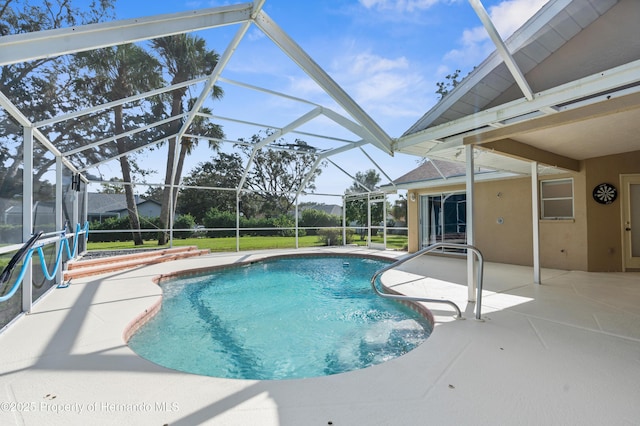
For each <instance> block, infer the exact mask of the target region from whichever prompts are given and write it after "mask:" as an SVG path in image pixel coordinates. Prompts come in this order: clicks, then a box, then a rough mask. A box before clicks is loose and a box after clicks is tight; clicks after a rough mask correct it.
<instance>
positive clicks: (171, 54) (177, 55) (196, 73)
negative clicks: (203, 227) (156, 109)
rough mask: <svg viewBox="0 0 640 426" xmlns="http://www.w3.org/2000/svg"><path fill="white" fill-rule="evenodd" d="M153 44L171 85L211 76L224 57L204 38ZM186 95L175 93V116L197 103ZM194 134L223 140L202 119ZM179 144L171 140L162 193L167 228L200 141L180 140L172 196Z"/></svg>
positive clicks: (174, 127)
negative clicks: (182, 179) (186, 167)
mask: <svg viewBox="0 0 640 426" xmlns="http://www.w3.org/2000/svg"><path fill="white" fill-rule="evenodd" d="M151 44H152V46H153V48H154V49H155V50H156V52H158V55H159V56H160V61H161V62H162V64H163V66H164V67H165V70H166V72H167V73H168V74H169V75H170V76H171V84H177V83H182V82H185V81H188V80H192V79H194V78H198V77H202V76H206V75H209V74H211V73H212V72H213V69H214V68H215V66H216V64H217V63H218V59H219V57H220V55H218V53H216V52H215V51H214V50H207V47H206V42H205V40H204V39H203V38H200V37H197V36H193V35H189V34H179V35H175V36H170V37H163V38H158V39H155V40H153V41H152V42H151ZM222 94H223V93H222V89H221V88H220V87H218V86H214V88H213V90H212V93H211V95H212V97H213V98H214V99H219V98H221V97H222ZM186 95H187V88H180V89H176V90H173V91H172V92H171V98H170V105H171V113H170V114H171V116H172V117H174V116H177V115H179V114H182V113H183V112H184V110H185V104H187V105H186V106H188V107H191V106H192V105H193V103H192V102H193V100H188V99H186ZM181 126H182V122H181V121H174V122H172V124H171V126H170V128H169V129H168V131H169V134H175V133H177V132H178V131H179V129H180V127H181ZM190 131H191V132H192V133H194V134H196V133H198V132H200V133H201V134H203V133H202V132H204V133H205V134H206V135H207V136H210V137H218V138H221V137H223V133H222V129H221V128H220V126H217V125H214V124H212V123H210V122H209V121H208V120H206V119H203V118H202V117H196V119H195V120H194V121H193V122H192V123H191V126H190ZM177 143H178V141H177V140H176V138H171V139H169V141H168V148H169V153H168V155H167V165H166V171H165V181H164V183H165V186H164V190H163V193H162V207H161V211H160V223H161V224H162V226H163V227H164V228H166V227H167V226H168V224H169V218H170V215H171V214H173V213H174V212H175V206H176V201H177V195H178V191H177V186H178V184H179V182H180V177H181V174H182V167H183V165H184V159H185V157H186V156H187V155H188V154H190V153H191V150H192V149H193V147H194V146H195V145H196V144H197V143H198V141H197V140H193V139H191V138H182V139H181V140H180V152H179V154H178V161H177V163H176V164H177V168H176V173H175V176H174V180H173V185H175V186H176V188H175V190H174V192H173V193H171V184H172V182H171V176H172V175H173V163H174V161H175V150H176V144H177ZM209 146H210V147H211V148H214V149H215V148H217V143H215V142H212V141H209ZM170 205H172V206H173V208H172V209H171V211H170V208H169V206H170ZM158 244H159V245H163V244H166V234H165V233H160V234H159V237H158Z"/></svg>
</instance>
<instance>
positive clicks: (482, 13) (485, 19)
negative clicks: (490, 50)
mask: <svg viewBox="0 0 640 426" xmlns="http://www.w3.org/2000/svg"><path fill="white" fill-rule="evenodd" d="M469 4H471V7H472V8H473V10H475V12H476V15H478V18H480V21H481V22H482V25H484V28H485V30H487V33H489V37H490V38H491V41H493V44H495V45H496V50H497V51H498V53H499V54H500V56H501V57H502V60H503V61H504V63H505V65H506V66H507V68H508V69H509V71H510V72H511V75H512V76H513V78H514V79H515V80H516V83H517V84H518V87H519V88H520V90H522V93H523V94H524V97H525V98H527V99H528V100H530V101H532V100H533V91H532V90H531V87H529V83H527V79H526V78H525V77H524V74H522V71H520V67H518V64H516V61H515V60H514V59H513V56H511V53H510V52H509V49H507V46H506V44H505V43H504V41H503V40H502V37H500V34H498V30H497V29H496V27H495V26H494V25H493V22H492V21H491V18H490V17H489V14H488V13H487V11H486V10H485V8H484V6H483V5H482V2H481V1H480V0H469Z"/></svg>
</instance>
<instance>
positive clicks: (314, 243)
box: [87, 235, 407, 252]
mask: <svg viewBox="0 0 640 426" xmlns="http://www.w3.org/2000/svg"><path fill="white" fill-rule="evenodd" d="M89 240H91V235H89ZM372 241H373V242H378V243H382V241H383V239H382V237H375V238H372ZM352 244H357V245H361V246H366V241H361V240H360V237H357V236H356V237H354V239H353V242H352ZM323 245H324V244H323V243H322V242H320V240H319V239H318V237H317V236H304V237H300V238H299V239H298V246H299V247H321V246H323ZM406 245H407V237H406V236H403V235H391V236H387V248H389V249H398V250H403V249H406ZM173 246H174V247H180V246H197V247H198V248H199V249H209V250H211V251H212V252H225V251H236V239H235V237H226V238H186V239H175V240H173ZM158 247H168V245H166V246H158V243H157V241H145V242H144V245H143V246H134V245H133V241H122V242H112V243H92V242H91V241H89V243H88V244H87V250H89V251H92V250H122V249H133V248H158ZM295 247H296V239H295V237H250V236H244V237H240V250H241V251H243V250H262V249H281V248H295Z"/></svg>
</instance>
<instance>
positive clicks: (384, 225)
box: [382, 193, 387, 250]
mask: <svg viewBox="0 0 640 426" xmlns="http://www.w3.org/2000/svg"><path fill="white" fill-rule="evenodd" d="M382 243H383V244H384V249H385V250H386V249H387V194H386V193H385V194H384V196H383V198H382Z"/></svg>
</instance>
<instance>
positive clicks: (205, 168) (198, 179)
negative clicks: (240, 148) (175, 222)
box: [178, 152, 243, 223]
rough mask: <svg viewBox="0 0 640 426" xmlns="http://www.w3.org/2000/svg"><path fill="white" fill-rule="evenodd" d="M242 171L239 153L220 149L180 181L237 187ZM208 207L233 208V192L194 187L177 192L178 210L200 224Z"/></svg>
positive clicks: (188, 183) (234, 198)
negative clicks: (220, 150)
mask: <svg viewBox="0 0 640 426" xmlns="http://www.w3.org/2000/svg"><path fill="white" fill-rule="evenodd" d="M242 171H243V165H242V158H241V157H240V154H238V153H232V154H228V153H224V152H220V153H219V154H218V156H217V157H215V158H212V159H211V161H207V162H204V163H200V164H198V165H197V166H196V167H195V168H194V169H193V170H192V171H191V173H190V174H189V175H188V176H185V178H184V181H183V183H184V185H185V186H195V187H209V188H236V187H237V186H238V184H239V183H240V179H241V178H242ZM211 208H216V209H218V210H219V211H235V210H236V192H235V191H222V190H220V191H216V190H212V189H195V188H186V189H183V190H181V191H180V198H179V199H178V212H179V213H181V214H187V213H188V214H190V215H192V216H193V217H194V218H195V220H196V221H197V222H198V223H202V220H203V219H204V216H205V214H206V213H207V211H208V210H209V209H211Z"/></svg>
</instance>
